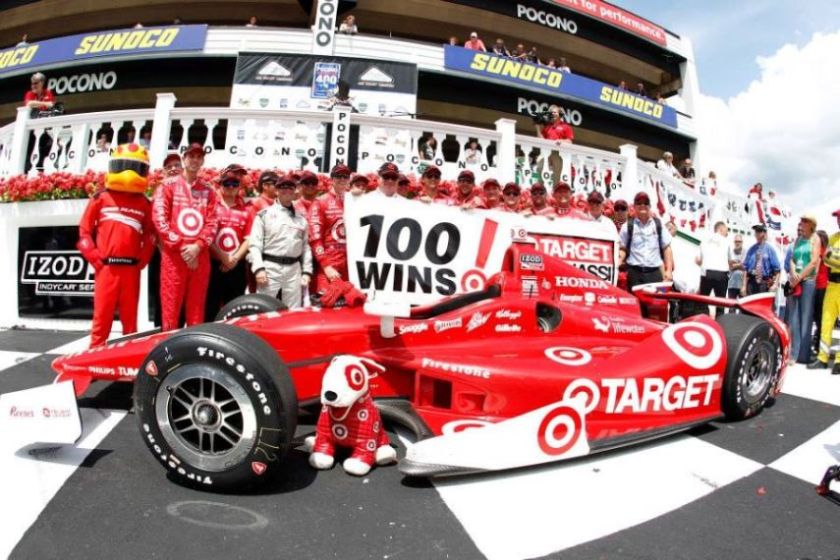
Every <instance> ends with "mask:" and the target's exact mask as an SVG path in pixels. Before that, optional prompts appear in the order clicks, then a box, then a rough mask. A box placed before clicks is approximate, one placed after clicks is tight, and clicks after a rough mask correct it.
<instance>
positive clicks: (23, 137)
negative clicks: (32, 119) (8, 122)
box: [9, 107, 30, 175]
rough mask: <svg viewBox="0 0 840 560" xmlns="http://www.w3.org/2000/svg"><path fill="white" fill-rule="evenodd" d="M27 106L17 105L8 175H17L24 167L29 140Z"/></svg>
mask: <svg viewBox="0 0 840 560" xmlns="http://www.w3.org/2000/svg"><path fill="white" fill-rule="evenodd" d="M29 111H30V109H29V108H28V107H18V110H17V116H16V117H15V128H14V132H13V133H12V157H11V158H10V159H11V161H10V162H9V167H10V169H9V175H19V174H21V173H23V170H24V169H25V168H26V147H27V145H28V142H29V134H28V133H27V131H26V125H27V124H29Z"/></svg>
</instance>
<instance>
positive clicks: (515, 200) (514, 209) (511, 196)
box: [498, 181, 522, 214]
mask: <svg viewBox="0 0 840 560" xmlns="http://www.w3.org/2000/svg"><path fill="white" fill-rule="evenodd" d="M521 205H522V189H521V188H519V185H517V184H516V183H514V182H513V181H511V182H510V183H505V188H504V189H502V204H501V205H500V206H499V208H498V210H501V211H502V212H511V213H514V214H518V213H519V210H520V209H521Z"/></svg>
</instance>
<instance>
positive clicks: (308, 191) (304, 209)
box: [295, 171, 318, 218]
mask: <svg viewBox="0 0 840 560" xmlns="http://www.w3.org/2000/svg"><path fill="white" fill-rule="evenodd" d="M298 189H299V193H300V198H298V199H297V200H295V212H297V213H298V214H300V215H301V216H303V217H304V218H306V217H307V216H309V209H310V208H311V207H312V203H313V202H315V199H316V198H317V197H318V176H317V175H315V174H314V173H312V172H311V171H304V172H303V173H301V174H300V180H299V181H298Z"/></svg>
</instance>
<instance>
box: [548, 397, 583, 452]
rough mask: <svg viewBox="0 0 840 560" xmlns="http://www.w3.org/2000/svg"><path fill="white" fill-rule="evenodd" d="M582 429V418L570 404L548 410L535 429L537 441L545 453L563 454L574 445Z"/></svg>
mask: <svg viewBox="0 0 840 560" xmlns="http://www.w3.org/2000/svg"><path fill="white" fill-rule="evenodd" d="M582 431H583V418H582V417H581V415H580V414H579V413H578V411H577V410H575V409H574V408H572V407H570V406H565V405H560V406H558V407H556V408H555V409H553V410H551V411H549V412H548V414H546V415H545V418H543V420H542V422H541V423H540V427H539V429H538V430H537V443H538V445H539V446H540V449H541V450H542V452H543V453H545V454H546V455H563V454H564V453H566V452H568V451H569V450H571V449H572V447H574V445H575V443H577V441H578V439H579V438H580V435H581V432H582Z"/></svg>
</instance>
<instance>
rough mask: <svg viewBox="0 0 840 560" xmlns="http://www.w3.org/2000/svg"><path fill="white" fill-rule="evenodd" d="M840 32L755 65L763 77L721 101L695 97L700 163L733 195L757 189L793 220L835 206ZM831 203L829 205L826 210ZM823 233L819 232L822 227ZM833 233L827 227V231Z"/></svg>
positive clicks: (839, 157)
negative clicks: (777, 199)
mask: <svg viewBox="0 0 840 560" xmlns="http://www.w3.org/2000/svg"><path fill="white" fill-rule="evenodd" d="M838 52H840V31H838V32H834V33H829V34H821V33H816V34H814V35H813V36H812V37H811V40H810V41H809V42H808V43H807V44H805V45H803V46H801V47H798V46H796V45H785V46H783V47H782V48H780V49H779V50H778V51H777V52H776V53H775V54H773V55H772V56H768V57H759V58H757V60H756V63H757V64H758V66H759V68H760V70H761V74H760V77H759V78H758V79H757V80H755V81H753V82H752V83H751V84H750V85H749V86H748V87H747V89H746V90H745V91H743V92H741V93H739V94H738V95H736V96H734V97H732V98H730V99H728V100H726V101H724V100H723V99H720V98H717V97H711V96H705V95H701V97H700V100H699V102H698V106H697V122H698V131H699V138H700V142H699V153H698V157H699V159H700V160H701V164H702V166H703V168H704V170H706V171H708V170H710V169H714V170H715V171H716V172H717V174H718V177H719V179H720V182H721V183H722V184H723V185H724V186H727V185H731V186H735V187H736V189H735V192H742V193H743V192H745V190H746V188H748V187H749V185H752V184H753V183H755V182H757V181H760V182H762V183H763V184H764V186H765V189H767V188H773V189H775V190H776V191H777V192H778V193H779V194H780V195H781V198H782V199H783V201H785V202H786V203H787V204H788V205H790V206H791V207H792V208H793V210H794V211H795V212H802V211H817V210H818V208H819V207H821V206H826V208H825V209H823V210H827V208H828V206H827V205H828V204H836V203H837V202H838V201H837V199H838V198H840V99H838V93H840V70H838V67H837V64H836V53H838ZM832 199H834V200H833V202H830V201H831V200H832ZM821 225H822V224H821ZM831 229H833V227H832V228H831Z"/></svg>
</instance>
